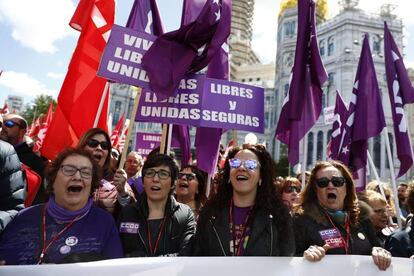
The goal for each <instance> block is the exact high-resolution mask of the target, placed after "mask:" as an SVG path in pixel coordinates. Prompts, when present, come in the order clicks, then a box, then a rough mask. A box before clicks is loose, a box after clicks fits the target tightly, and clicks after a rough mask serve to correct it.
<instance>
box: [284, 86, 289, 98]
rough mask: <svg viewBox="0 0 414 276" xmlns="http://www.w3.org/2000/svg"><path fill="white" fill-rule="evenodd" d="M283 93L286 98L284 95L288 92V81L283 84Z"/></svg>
mask: <svg viewBox="0 0 414 276" xmlns="http://www.w3.org/2000/svg"><path fill="white" fill-rule="evenodd" d="M283 92H284V95H285V98H286V96H287V94H288V92H289V84H288V83H286V84H285V87H284V91H283Z"/></svg>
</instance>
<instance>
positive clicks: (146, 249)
mask: <svg viewBox="0 0 414 276" xmlns="http://www.w3.org/2000/svg"><path fill="white" fill-rule="evenodd" d="M147 223H148V222H147ZM138 237H139V239H140V240H141V242H142V244H143V245H144V248H145V251H146V252H147V255H148V256H150V253H149V251H148V247H147V245H146V244H145V242H144V239H143V238H142V236H141V232H140V231H139V229H138Z"/></svg>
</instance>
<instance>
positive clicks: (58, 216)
mask: <svg viewBox="0 0 414 276" xmlns="http://www.w3.org/2000/svg"><path fill="white" fill-rule="evenodd" d="M46 179H47V180H48V186H47V187H46V191H47V192H48V193H49V194H50V196H49V201H48V202H47V203H45V204H40V205H35V206H32V207H30V208H27V209H24V210H22V211H21V212H20V213H19V214H18V215H17V216H16V217H15V218H14V219H13V220H12V221H11V222H10V223H9V224H8V225H7V227H6V229H5V230H4V232H3V233H2V236H1V239H0V260H4V261H5V263H6V265H17V264H43V263H70V262H81V261H94V260H102V259H110V258H120V257H122V246H121V242H120V240H119V236H118V231H117V230H116V225H115V221H114V219H113V218H112V216H111V215H110V214H109V213H107V212H106V211H104V210H103V209H101V208H99V207H97V206H95V205H94V204H93V200H92V193H93V191H94V190H95V189H96V187H97V186H98V185H99V179H100V169H99V167H98V165H97V164H95V162H94V160H93V157H92V156H91V155H90V154H89V153H88V152H86V151H84V150H82V149H72V148H68V149H66V150H64V151H63V152H61V153H60V154H59V155H58V156H57V157H56V159H55V160H54V161H53V162H52V163H51V165H50V166H49V167H48V170H47V174H46Z"/></svg>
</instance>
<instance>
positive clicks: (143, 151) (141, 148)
mask: <svg viewBox="0 0 414 276" xmlns="http://www.w3.org/2000/svg"><path fill="white" fill-rule="evenodd" d="M161 139H162V134H161V133H142V132H137V135H136V139H135V142H136V143H135V151H136V152H138V153H139V154H140V155H141V156H142V157H145V156H147V155H148V154H149V153H150V152H151V151H152V150H153V149H155V148H156V147H159V146H160V144H161ZM171 147H172V148H180V144H179V143H177V141H175V140H174V139H173V140H172V141H171Z"/></svg>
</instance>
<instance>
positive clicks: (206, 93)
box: [98, 25, 264, 133]
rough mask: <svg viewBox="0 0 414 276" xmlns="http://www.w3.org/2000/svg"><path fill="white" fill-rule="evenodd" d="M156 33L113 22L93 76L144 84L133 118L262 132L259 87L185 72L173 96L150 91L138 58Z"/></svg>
mask: <svg viewBox="0 0 414 276" xmlns="http://www.w3.org/2000/svg"><path fill="white" fill-rule="evenodd" d="M155 39H156V37H155V36H152V35H149V34H147V33H142V32H138V31H135V30H132V29H129V28H125V27H121V26H117V25H114V27H113V29H112V31H111V36H110V38H109V41H108V43H107V46H106V48H105V51H104V54H103V55H102V60H101V63H100V67H99V70H98V75H99V76H101V77H104V78H106V79H110V80H113V81H116V82H120V83H126V84H130V85H134V86H139V87H142V88H143V92H142V95H141V100H140V105H139V108H138V112H137V117H136V120H137V121H144V122H160V123H174V124H184V125H193V126H203V127H216V128H217V127H219V128H226V129H239V130H245V131H251V132H258V133H263V132H264V122H263V121H264V120H263V114H264V89H263V88H261V87H256V86H252V85H247V84H243V83H236V82H231V81H226V80H217V79H210V78H206V76H205V75H204V74H195V75H189V76H186V78H184V79H182V80H181V82H180V85H179V87H178V90H177V92H176V93H175V94H174V96H172V97H169V98H167V99H165V100H162V101H160V100H159V99H157V96H156V94H155V93H154V92H152V91H150V85H149V79H148V76H147V73H146V72H145V70H143V68H142V65H141V61H142V57H143V56H144V54H145V52H146V51H147V50H148V49H149V48H150V47H151V45H152V43H153V41H154V40H155Z"/></svg>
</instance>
